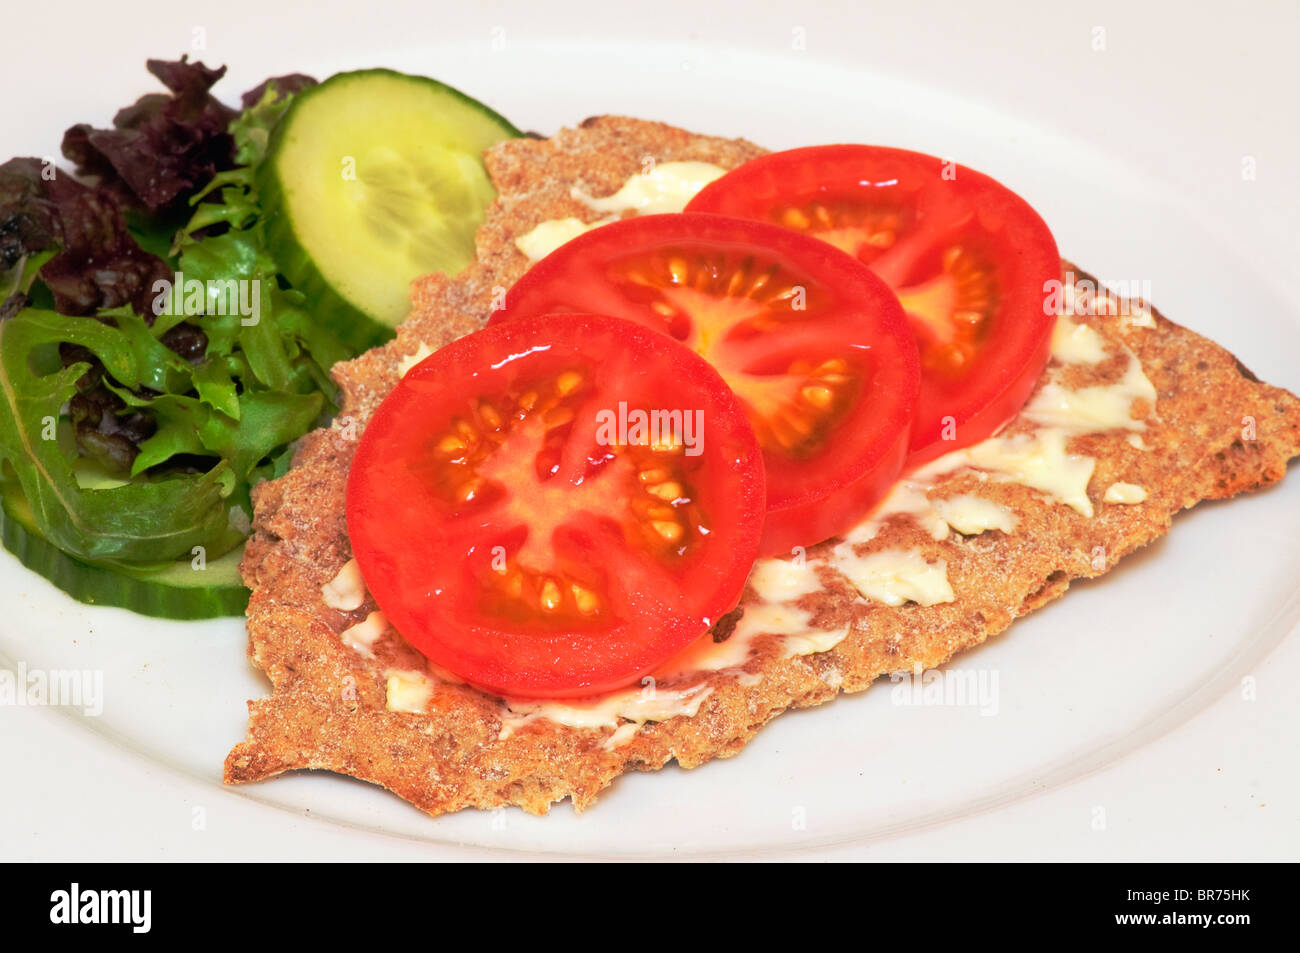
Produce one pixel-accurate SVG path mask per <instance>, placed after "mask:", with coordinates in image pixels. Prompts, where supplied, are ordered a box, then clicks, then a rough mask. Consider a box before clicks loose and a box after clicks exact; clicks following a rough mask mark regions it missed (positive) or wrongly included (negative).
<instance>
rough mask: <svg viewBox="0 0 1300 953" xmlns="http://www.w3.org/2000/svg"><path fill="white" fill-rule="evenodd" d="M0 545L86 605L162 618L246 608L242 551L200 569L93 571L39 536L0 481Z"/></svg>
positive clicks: (10, 487) (14, 488)
mask: <svg viewBox="0 0 1300 953" xmlns="http://www.w3.org/2000/svg"><path fill="white" fill-rule="evenodd" d="M0 542H3V543H4V547H5V549H7V550H9V552H11V553H13V554H14V555H15V556H17V557H18V561H19V562H21V563H22V564H23V565H24V566H26V567H27V568H28V569H30V570H32V571H33V572H35V573H38V574H39V575H41V576H44V577H45V578H46V579H48V580H49V581H50V582H52V583H54V585H56V586H58V587H59V588H60V589H62V590H63V591H64V592H66V593H67V594H68V595H70V596H72V598H74V599H76V600H77V601H79V602H85V603H88V604H90V605H101V606H117V607H119V608H122V609H130V610H131V611H133V612H138V613H140V614H141V615H148V616H157V617H159V618H163V619H212V618H216V617H218V616H232V615H233V616H237V615H243V614H244V609H245V608H247V606H248V589H246V588H245V587H244V582H243V580H242V579H241V578H240V575H239V560H240V557H241V556H242V554H243V547H242V546H241V547H239V548H238V549H236V550H234V551H233V552H229V553H226V555H224V556H222V557H221V558H220V559H214V560H212V561H211V562H210V563H208V564H207V566H206V567H205V568H204V569H203V570H197V569H195V568H193V566H192V565H191V564H190V562H189V561H185V562H175V563H171V564H168V565H167V566H165V567H163V568H140V569H135V568H132V569H121V570H118V569H107V568H105V567H103V566H94V565H91V564H89V563H84V562H82V561H81V560H79V559H73V558H72V557H71V556H69V555H67V554H66V553H64V552H62V551H61V550H59V548H58V547H56V546H54V545H53V544H51V543H50V542H48V541H47V540H46V539H45V537H43V536H42V535H41V534H40V531H39V530H38V529H37V527H36V521H35V520H34V519H33V518H32V515H31V510H30V508H29V507H28V505H27V500H26V499H25V498H24V497H23V491H22V488H21V487H19V486H18V484H16V483H13V482H0Z"/></svg>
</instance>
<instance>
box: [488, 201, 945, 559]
mask: <svg viewBox="0 0 1300 953" xmlns="http://www.w3.org/2000/svg"><path fill="white" fill-rule="evenodd" d="M557 311H593V312H598V313H601V314H614V315H618V316H619V317H623V318H629V319H631V320H633V321H637V322H639V323H641V324H644V325H646V326H648V327H651V328H654V329H656V330H658V331H661V332H663V333H665V334H667V335H669V336H671V337H673V338H675V339H676V340H678V341H681V342H683V343H684V344H686V345H688V346H689V347H690V348H692V349H693V350H695V351H696V352H698V353H699V354H700V355H701V356H703V357H704V358H705V359H706V360H708V361H709V362H710V363H711V364H713V366H714V367H716V368H717V369H718V371H719V372H721V374H722V376H723V379H725V380H726V382H727V383H728V384H729V385H730V387H731V389H732V390H733V391H735V393H736V395H737V396H738V397H739V398H740V400H741V402H742V403H743V404H744V406H745V409H746V412H747V413H748V415H749V419H750V422H751V423H752V424H753V426H754V431H755V433H756V434H757V435H758V440H759V443H760V444H761V446H762V448H763V461H764V464H765V466H766V469H767V522H766V526H765V528H764V532H763V543H762V546H761V555H772V554H775V553H781V552H789V551H790V550H791V548H793V547H795V546H807V545H811V544H812V543H816V542H820V541H821V540H823V539H825V538H827V537H828V536H833V535H835V534H837V533H842V532H844V531H846V530H848V529H849V528H850V527H852V526H853V525H854V524H855V523H857V522H858V521H859V520H860V519H861V518H862V516H863V514H865V513H866V512H867V511H868V510H870V509H871V507H872V506H874V505H875V504H876V503H877V502H878V501H879V500H880V499H881V498H882V497H883V496H884V495H885V493H887V492H888V490H889V488H890V486H892V485H893V483H894V480H895V479H896V478H897V477H898V474H899V471H900V469H901V468H902V465H903V459H904V457H905V455H906V452H907V439H908V431H909V427H910V425H911V419H912V414H913V410H914V407H915V402H916V394H917V389H918V387H919V384H920V370H919V367H918V363H917V356H916V346H915V344H914V343H913V341H912V337H911V333H910V331H909V330H908V326H907V320H906V318H905V317H904V315H903V312H902V310H901V309H900V308H899V305H898V302H897V300H896V299H895V297H894V295H893V293H892V292H891V291H890V290H889V289H888V288H887V287H886V286H885V285H884V283H883V282H881V281H880V280H879V279H878V278H876V277H875V276H874V275H872V274H871V272H870V271H869V270H868V269H867V268H864V267H863V266H862V265H860V264H858V263H857V262H855V261H854V260H853V259H852V258H850V257H849V256H848V255H844V254H842V253H840V252H837V251H835V250H834V249H831V248H829V247H828V246H827V245H826V244H825V243H823V242H819V241H815V240H813V239H810V238H805V237H803V236H801V235H796V234H794V233H793V232H791V231H789V230H787V229H783V228H777V227H775V226H771V225H761V224H759V223H756V222H747V221H743V220H741V219H738V218H727V217H723V216H718V215H681V214H678V215H647V216H642V217H640V218H631V219H625V220H623V221H620V222H614V223H611V224H609V225H605V226H602V227H601V228H598V229H595V230H594V231H591V232H588V233H586V234H584V235H581V236H579V237H578V238H575V239H574V240H573V241H570V242H568V243H567V244H565V245H563V246H562V247H561V248H559V249H557V250H556V251H555V252H553V253H552V254H550V255H549V256H547V257H546V258H544V259H543V260H542V261H540V262H538V263H537V264H536V265H534V266H533V267H532V269H531V270H530V271H528V272H527V273H526V274H525V275H524V277H523V278H521V279H520V280H519V282H518V283H517V284H516V285H515V286H514V287H513V288H511V289H510V291H509V292H507V294H506V299H505V307H504V309H503V310H502V311H500V312H498V313H497V315H495V316H494V317H493V321H494V322H499V321H508V320H518V319H521V318H525V317H529V316H532V315H537V314H544V313H548V312H557Z"/></svg>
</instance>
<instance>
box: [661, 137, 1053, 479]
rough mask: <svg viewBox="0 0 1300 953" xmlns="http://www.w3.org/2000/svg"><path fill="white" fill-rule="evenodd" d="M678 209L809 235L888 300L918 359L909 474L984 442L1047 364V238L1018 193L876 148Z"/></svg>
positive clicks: (742, 178)
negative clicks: (908, 326)
mask: <svg viewBox="0 0 1300 953" xmlns="http://www.w3.org/2000/svg"><path fill="white" fill-rule="evenodd" d="M687 211H691V212H717V213H721V214H724V215H738V216H741V217H744V218H752V219H755V220H757V221H762V222H771V223H774V224H778V225H782V226H784V227H786V228H789V229H792V230H794V231H797V232H801V233H803V234H807V235H815V236H816V237H818V238H820V239H822V240H823V241H826V242H829V243H830V244H832V245H834V246H835V247H836V248H839V249H841V250H842V251H845V252H847V253H849V254H850V255H853V256H854V257H856V258H857V259H858V260H859V261H861V262H863V263H864V264H866V265H867V266H869V267H870V268H871V269H872V270H873V271H874V272H875V273H876V274H878V275H880V277H882V278H884V279H885V281H886V282H888V284H889V286H890V287H891V288H893V289H894V290H895V291H896V292H897V293H898V297H899V299H900V300H901V301H902V304H903V308H904V310H905V311H906V312H907V315H908V317H909V318H910V319H911V323H912V328H913V330H914V332H915V334H916V340H917V344H918V346H919V348H920V352H921V372H922V383H921V397H920V403H919V405H918V408H917V412H916V421H915V423H914V424H913V428H912V442H911V451H910V454H909V457H908V461H907V465H908V467H912V466H916V465H918V464H921V463H924V462H926V461H927V460H930V459H933V458H934V457H937V456H939V455H941V454H944V453H947V452H948V451H950V450H956V449H958V448H960V447H964V446H968V445H969V444H972V443H977V442H979V441H980V440H983V439H984V438H985V437H987V436H989V435H990V434H992V433H993V432H994V431H995V430H997V429H998V428H999V427H1000V426H1002V424H1004V423H1006V422H1007V421H1008V420H1010V419H1011V418H1012V417H1014V416H1015V415H1016V413H1018V412H1019V410H1020V407H1021V406H1022V405H1023V404H1024V402H1025V401H1026V400H1027V399H1028V398H1029V394H1030V392H1031V391H1032V390H1033V389H1034V385H1035V383H1037V381H1038V378H1039V375H1040V374H1042V371H1043V368H1044V367H1045V366H1046V364H1047V358H1048V348H1049V346H1050V343H1051V335H1052V326H1053V324H1054V322H1055V315H1054V314H1053V313H1051V309H1046V312H1047V313H1045V308H1044V300H1045V295H1046V291H1047V289H1046V288H1045V283H1046V282H1049V281H1053V280H1057V279H1059V278H1060V276H1061V261H1060V256H1059V255H1058V253H1057V250H1056V241H1055V240H1054V239H1053V238H1052V233H1051V232H1050V231H1048V228H1047V226H1046V225H1045V224H1044V223H1043V220H1042V219H1041V218H1039V216H1038V213H1036V212H1035V211H1034V210H1033V209H1032V208H1030V207H1029V205H1028V204H1027V203H1026V202H1025V201H1024V200H1023V199H1022V198H1020V196H1018V195H1016V194H1015V193H1014V192H1012V191H1011V190H1009V189H1007V188H1006V187H1005V186H1002V185H1000V184H998V183H997V182H995V181H994V180H993V179H990V178H989V177H988V176H986V175H981V174H980V173H979V172H976V171H974V170H973V169H968V168H966V167H965V166H958V165H955V164H952V163H947V162H945V160H943V159H938V158H936V157H934V156H928V155H923V154H922V153H919V152H908V151H905V150H902V149H886V148H882V147H877V146H854V145H842V146H813V147H810V148H806V149H791V150H790V151H788V152H776V153H772V154H770V155H766V156H762V157H760V158H758V159H754V160H753V161H751V162H747V163H745V164H744V165H742V166H740V167H738V168H736V169H734V170H733V171H731V172H729V173H728V174H727V175H725V176H723V177H722V178H720V179H717V180H716V181H714V182H713V183H711V184H710V185H708V186H706V187H705V188H704V189H703V191H701V192H700V193H699V194H698V195H697V196H696V197H695V198H694V200H692V201H691V203H690V204H689V205H688V206H687Z"/></svg>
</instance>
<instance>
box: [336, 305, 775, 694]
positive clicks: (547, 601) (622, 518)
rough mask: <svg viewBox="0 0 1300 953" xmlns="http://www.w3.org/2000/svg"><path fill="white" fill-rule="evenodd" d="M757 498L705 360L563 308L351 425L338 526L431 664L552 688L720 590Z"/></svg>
mask: <svg viewBox="0 0 1300 953" xmlns="http://www.w3.org/2000/svg"><path fill="white" fill-rule="evenodd" d="M674 415H675V416H674ZM765 498H766V497H765V485H764V474H763V467H762V458H761V455H760V451H759V448H758V443H757V440H756V438H755V437H754V434H753V431H752V429H751V428H750V427H749V424H748V422H747V420H746V417H745V415H744V412H743V410H742V408H741V407H740V405H739V403H738V402H737V400H736V398H735V396H734V395H733V394H732V393H731V392H730V390H729V389H728V388H727V386H726V385H725V383H724V382H723V381H722V379H721V378H720V377H719V376H718V374H717V373H716V372H715V371H714V370H713V369H712V368H711V367H710V366H709V365H708V364H707V363H706V362H705V361H703V360H702V359H700V358H699V357H698V356H697V355H695V354H694V353H693V352H692V351H690V350H689V349H688V348H685V347H683V346H681V345H679V344H676V343H674V342H673V341H671V340H669V339H668V338H666V337H664V336H662V335H658V334H654V333H652V332H650V331H647V330H646V329H644V328H642V327H640V326H638V325H635V324H632V323H630V322H626V321H622V320H619V319H617V318H610V317H599V316H593V315H574V314H566V315H552V316H541V317H537V318H532V319H528V320H522V321H518V322H512V323H510V324H505V325H500V326H497V327H492V328H487V329H485V330H483V331H479V332H477V333H475V334H471V335H468V336H466V337H464V338H461V339H460V340H458V341H456V342H454V343H453V344H450V345H448V346H447V347H445V348H443V349H442V350H440V351H438V352H436V353H435V354H433V355H432V356H430V357H429V358H427V359H425V360H424V361H423V362H421V363H420V364H418V365H417V366H416V367H415V368H413V369H412V370H411V371H410V372H409V373H407V375H406V376H405V377H403V379H402V380H401V381H400V382H399V383H398V385H397V387H396V388H395V389H394V390H393V392H392V393H391V394H390V395H389V396H388V397H387V398H386V399H385V400H384V402H383V403H382V404H381V405H380V407H379V408H378V410H377V411H376V412H375V415H374V417H373V418H372V420H371V421H370V423H369V424H368V426H367V427H366V430H365V432H364V434H363V436H362V439H361V441H360V445H359V447H358V449H357V455H356V458H355V460H354V462H353V465H352V469H351V472H350V474H349V479H348V488H347V522H348V534H349V537H350V539H351V542H352V548H353V552H354V555H355V556H356V559H357V561H358V563H359V564H360V567H361V571H362V575H363V577H364V578H365V580H366V585H367V587H368V589H369V590H370V592H371V593H372V595H373V596H374V598H375V600H376V601H377V602H378V604H379V607H380V609H381V610H383V612H384V613H385V615H386V616H387V617H388V619H389V620H390V621H391V622H392V623H393V625H394V626H395V627H396V629H397V631H398V632H400V633H401V635H402V636H403V637H404V638H405V639H406V640H407V641H408V642H410V643H411V644H412V645H414V646H415V647H416V648H417V649H419V650H420V651H421V652H423V653H424V654H425V655H426V656H428V657H429V658H430V659H431V660H432V661H434V662H435V663H437V664H438V665H441V666H442V667H444V668H446V669H448V670H449V671H451V672H453V673H455V674H456V675H459V676H460V677H461V678H464V679H465V680H466V681H468V682H470V683H472V684H474V685H476V686H478V687H480V688H483V689H486V690H488V691H491V692H495V693H498V694H504V695H512V696H517V697H537V698H542V697H569V696H582V695H590V694H597V693H600V692H604V691H609V690H612V689H615V688H619V687H621V686H623V685H626V684H629V683H631V682H634V681H635V680H636V679H637V678H639V677H640V676H642V675H643V674H645V673H646V672H648V671H650V670H651V669H653V668H654V667H655V665H657V664H658V663H660V662H662V661H664V660H665V659H667V658H668V657H670V656H671V655H673V654H674V653H676V652H678V651H680V650H681V649H683V648H684V647H686V646H687V645H689V644H690V643H691V642H693V641H694V640H695V639H697V638H699V637H700V636H701V635H702V634H703V633H704V632H705V631H707V629H708V628H709V627H710V626H711V625H712V624H713V623H714V622H716V621H717V620H718V618H720V617H721V616H722V615H724V614H725V613H726V612H728V611H729V610H730V609H731V608H732V607H733V606H735V604H736V603H737V602H738V601H739V598H740V595H741V592H742V590H743V588H744V583H745V578H746V577H747V575H748V574H749V570H750V568H751V566H752V565H753V561H754V559H755V557H756V555H757V552H758V543H759V538H760V532H761V526H762V521H763V512H764V501H765Z"/></svg>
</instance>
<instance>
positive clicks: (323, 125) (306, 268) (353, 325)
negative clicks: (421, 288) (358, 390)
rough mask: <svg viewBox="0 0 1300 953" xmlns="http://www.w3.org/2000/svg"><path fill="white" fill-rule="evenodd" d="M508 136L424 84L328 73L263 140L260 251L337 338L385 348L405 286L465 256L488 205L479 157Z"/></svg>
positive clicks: (376, 74) (477, 111) (464, 100)
mask: <svg viewBox="0 0 1300 953" xmlns="http://www.w3.org/2000/svg"><path fill="white" fill-rule="evenodd" d="M519 135H521V133H520V132H519V130H517V129H516V128H515V127H514V126H512V125H511V124H510V123H509V122H507V121H506V120H505V119H503V118H502V117H501V116H499V115H498V114H497V113H495V112H493V111H492V110H491V109H489V108H488V107H487V106H484V105H483V104H482V103H480V102H477V101H475V100H473V99H470V98H469V97H468V96H466V95H465V94H464V93H461V92H459V91H458V90H455V89H452V88H451V87H450V86H445V85H443V84H442V83H439V82H437V81H436V80H432V79H429V78H427V77H424V76H408V75H406V74H404V73H396V72H393V71H392V70H383V69H375V70H362V71H360V72H355V73H339V74H337V75H335V76H332V77H330V78H329V79H328V80H326V81H325V82H323V83H321V84H320V85H319V86H315V87H312V88H311V89H309V90H306V91H304V92H301V93H299V94H298V95H297V97H296V98H295V99H294V102H293V105H292V106H290V107H289V111H288V112H287V113H285V116H284V118H283V119H282V120H281V121H280V123H279V124H278V125H277V126H276V128H275V131H274V132H273V133H272V135H271V140H270V144H269V146H268V151H267V156H266V161H265V162H263V163H262V165H261V166H260V168H259V170H258V179H257V184H258V189H259V191H260V194H261V197H262V201H263V205H264V207H265V208H266V210H267V217H266V232H267V246H268V248H269V249H270V251H271V253H272V254H273V255H274V256H275V258H276V261H277V263H278V264H279V267H280V270H281V272H282V273H283V274H284V276H285V277H286V278H288V279H289V281H290V282H291V283H292V284H293V286H294V287H295V288H297V289H299V290H301V291H302V292H303V293H305V294H306V295H307V297H308V300H309V301H310V302H311V310H312V312H313V313H314V314H315V316H316V318H317V319H318V320H320V321H321V322H322V323H324V324H325V325H326V326H327V327H329V328H330V329H331V330H333V331H334V332H335V333H336V334H338V335H339V336H340V337H342V338H343V339H344V341H346V342H347V343H348V344H349V345H351V346H352V347H355V348H357V349H358V350H362V349H365V348H367V347H371V346H373V345H374V344H377V343H380V342H382V341H385V340H387V339H388V338H390V337H392V333H393V332H392V329H393V328H394V327H396V326H397V324H398V322H400V321H401V320H402V319H403V318H405V317H406V315H407V313H408V311H409V310H410V301H409V298H408V290H409V286H410V283H411V281H412V280H413V279H414V278H417V277H419V276H420V275H425V274H429V273H430V272H436V271H442V272H446V273H447V274H455V273H456V272H458V271H460V270H461V269H462V268H464V267H465V266H466V265H468V264H469V263H470V262H471V261H472V260H473V258H474V234H475V232H476V231H477V230H478V227H479V225H481V224H482V222H483V216H484V212H485V210H486V208H487V206H488V203H490V202H491V201H492V199H494V198H495V197H496V190H495V189H494V188H493V187H492V182H491V180H490V179H489V178H488V175H487V170H486V169H485V168H484V167H483V161H482V158H481V157H482V154H483V151H484V150H485V149H487V148H488V147H489V146H492V145H495V144H496V143H498V142H500V141H501V140H503V139H508V138H512V137H516V136H519Z"/></svg>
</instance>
